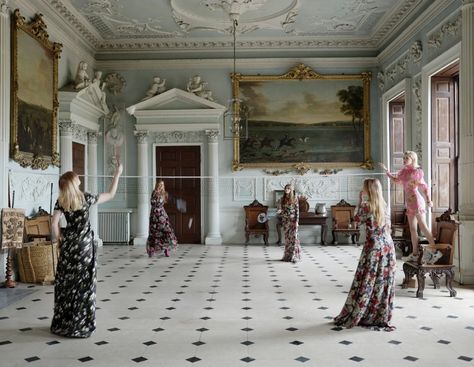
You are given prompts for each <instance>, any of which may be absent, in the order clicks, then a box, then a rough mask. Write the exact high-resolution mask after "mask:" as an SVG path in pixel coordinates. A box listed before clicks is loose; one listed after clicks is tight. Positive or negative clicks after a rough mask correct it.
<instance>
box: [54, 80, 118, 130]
mask: <svg viewBox="0 0 474 367" xmlns="http://www.w3.org/2000/svg"><path fill="white" fill-rule="evenodd" d="M58 99H59V113H58V118H59V121H73V122H74V123H75V124H77V125H80V126H83V127H84V128H85V129H86V130H87V131H98V130H99V119H100V118H101V117H103V116H107V115H108V114H109V108H108V107H107V104H106V102H105V94H104V92H103V91H102V90H101V89H100V88H99V83H92V84H90V85H89V86H87V87H85V88H84V89H81V90H79V91H76V90H74V86H73V85H71V86H66V87H64V88H62V89H61V90H60V91H59V93H58Z"/></svg>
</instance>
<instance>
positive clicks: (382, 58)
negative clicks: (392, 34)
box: [377, 0, 452, 65]
mask: <svg viewBox="0 0 474 367" xmlns="http://www.w3.org/2000/svg"><path fill="white" fill-rule="evenodd" d="M451 3H452V0H438V1H435V3H434V4H432V5H430V6H429V7H428V9H426V10H425V11H424V12H423V13H422V14H421V15H420V16H419V17H417V18H416V20H415V21H414V22H412V23H411V24H410V25H409V26H408V27H406V28H405V29H404V30H403V32H402V33H401V34H400V35H399V36H398V37H397V38H396V39H395V40H394V41H393V42H391V43H390V45H388V46H387V47H386V48H385V49H384V50H383V51H382V52H380V54H379V55H378V56H377V59H378V61H379V63H380V65H385V64H386V63H387V62H389V61H390V60H392V59H393V58H394V57H395V56H396V55H397V54H398V53H399V52H400V49H401V48H402V47H403V46H404V45H406V44H407V43H408V42H409V41H410V40H411V39H412V38H413V35H414V34H415V33H416V32H417V31H418V30H419V29H423V28H424V27H425V26H426V25H428V24H429V22H430V21H432V19H433V18H434V17H436V16H438V15H439V14H441V13H442V12H443V11H444V10H445V9H446V8H447V7H448V6H449V5H451Z"/></svg>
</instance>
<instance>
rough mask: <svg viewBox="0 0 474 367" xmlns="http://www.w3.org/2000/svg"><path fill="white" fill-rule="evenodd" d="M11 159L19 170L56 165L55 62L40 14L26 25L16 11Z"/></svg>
mask: <svg viewBox="0 0 474 367" xmlns="http://www.w3.org/2000/svg"><path fill="white" fill-rule="evenodd" d="M11 27H12V28H11V35H12V38H11V46H12V70H11V75H12V77H11V123H10V156H11V158H12V159H13V160H14V161H16V162H18V163H19V164H20V165H21V166H22V167H31V168H33V169H46V168H48V167H49V166H50V165H53V166H59V165H60V158H59V154H58V152H57V130H58V106H59V103H58V60H59V57H60V54H61V48H62V45H61V44H60V43H56V42H51V41H50V40H49V35H48V33H47V32H46V24H45V22H44V21H43V16H42V15H41V14H36V15H35V16H34V18H33V19H32V20H31V21H30V22H29V23H27V22H26V20H25V18H24V17H22V16H21V14H20V11H19V10H18V9H16V10H15V11H14V12H13V15H12V22H11Z"/></svg>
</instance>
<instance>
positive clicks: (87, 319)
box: [51, 164, 123, 338]
mask: <svg viewBox="0 0 474 367" xmlns="http://www.w3.org/2000/svg"><path fill="white" fill-rule="evenodd" d="M122 170H123V168H122V165H121V164H119V165H118V166H117V168H116V170H115V173H114V177H113V179H112V183H111V185H110V187H109V190H108V191H107V192H104V193H102V194H100V195H91V194H89V193H82V192H81V191H80V189H79V185H80V184H81V181H80V179H79V177H78V176H77V174H75V173H74V172H72V171H69V172H66V173H64V174H63V175H62V176H61V177H60V179H59V197H58V200H57V201H56V205H55V207H54V214H53V217H52V221H51V224H52V231H53V236H54V237H55V238H56V239H58V240H59V244H60V252H59V258H58V265H57V268H56V277H55V283H54V315H53V321H52V323H51V332H52V333H54V334H57V335H62V336H68V337H76V338H87V337H89V336H91V335H92V333H93V332H94V330H95V328H96V322H95V300H96V283H97V269H96V265H97V251H96V246H97V245H96V243H95V241H94V232H92V230H91V226H90V223H89V209H90V207H91V205H93V204H100V203H105V202H106V201H109V200H111V199H112V198H113V197H114V196H115V193H116V191H117V186H118V180H119V177H120V175H121V174H122ZM61 213H62V214H64V217H65V218H66V221H67V226H66V228H65V229H64V230H63V231H62V233H61V230H60V228H59V218H60V216H61Z"/></svg>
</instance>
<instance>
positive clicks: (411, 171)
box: [387, 165, 430, 217]
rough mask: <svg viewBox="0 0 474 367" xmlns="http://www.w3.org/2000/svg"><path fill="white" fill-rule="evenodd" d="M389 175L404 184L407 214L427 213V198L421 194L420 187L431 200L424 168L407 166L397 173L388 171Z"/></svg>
mask: <svg viewBox="0 0 474 367" xmlns="http://www.w3.org/2000/svg"><path fill="white" fill-rule="evenodd" d="M387 176H389V177H391V178H392V179H394V180H395V182H401V183H402V185H403V191H404V193H405V207H406V209H407V215H409V216H413V217H414V216H415V215H417V214H424V213H426V210H425V205H426V203H425V200H424V199H423V197H422V196H421V194H420V192H419V191H418V189H421V190H422V191H423V193H424V194H425V197H426V198H427V199H428V200H429V198H430V193H429V189H428V185H427V184H426V182H425V179H424V177H423V176H424V174H423V170H422V169H421V168H420V167H413V166H411V165H410V166H405V167H403V168H402V169H401V170H400V171H398V172H397V173H396V174H392V173H390V172H387Z"/></svg>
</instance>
